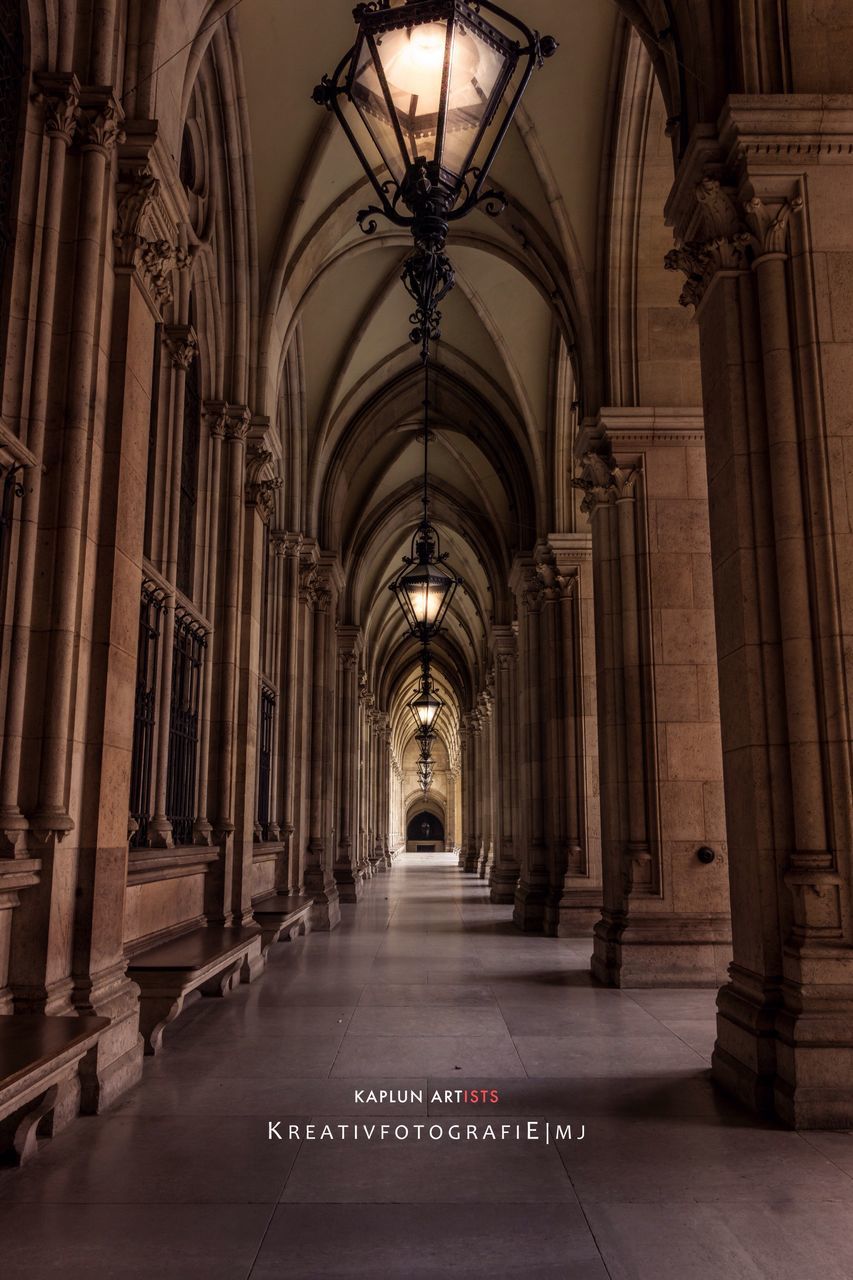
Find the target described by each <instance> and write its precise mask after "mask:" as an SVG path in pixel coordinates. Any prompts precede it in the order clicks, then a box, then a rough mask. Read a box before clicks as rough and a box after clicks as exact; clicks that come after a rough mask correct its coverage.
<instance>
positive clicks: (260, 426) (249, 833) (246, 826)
mask: <svg viewBox="0 0 853 1280" xmlns="http://www.w3.org/2000/svg"><path fill="white" fill-rule="evenodd" d="M268 429H269V428H268V422H267V420H266V419H265V418H258V419H256V420H255V422H254V423H253V424H252V427H251V439H250V441H249V444H248V446H247V449H246V470H245V475H244V478H243V487H242V495H241V496H242V515H243V520H242V524H243V537H242V542H241V564H240V570H239V583H240V589H239V596H238V608H239V616H238V628H237V641H238V643H237V649H236V653H235V661H236V672H235V680H236V688H235V698H234V711H235V718H236V719H235V723H236V727H237V733H236V735H235V739H234V743H233V747H232V752H233V773H234V805H233V820H234V836H233V846H234V847H233V863H232V875H231V889H232V910H233V919H234V923H235V924H243V925H247V924H251V923H252V922H253V919H254V917H253V913H252V894H253V892H254V854H255V849H254V846H255V839H256V825H255V819H256V814H257V794H258V729H259V712H260V706H259V701H260V690H261V669H260V661H261V653H262V647H261V646H262V637H261V619H262V618H263V616H264V602H263V599H262V592H263V590H264V588H265V586H266V587H267V589H269V587H270V586H273V589H274V574H275V566H276V559H275V558H274V557H273V551H272V546H271V540H270V538H269V537H268V535H267V529H268V526H269V524H270V521H271V520H272V517H273V514H274V511H275V495H276V493H277V492H278V490H279V489H280V488H281V486H282V480H281V477H280V476H279V475H278V474H277V470H276V464H275V460H274V457H273V453H272V450H271V449H269V448H267V445H266V441H267V432H268ZM265 557H268V558H269V563H268V564H267V565H266V566H265V565H264V559H265ZM265 569H266V572H265ZM270 812H271V813H272V814H274V813H275V810H274V809H272V808H271V809H270ZM262 964H263V962H262V960H261V959H260V957H259V958H258V961H257V965H256V966H255V967H252V966H246V967H245V968H244V970H243V976H244V980H246V979H248V980H251V979H252V977H254V976H255V974H256V973H257V972H258V971H259V970H260V968H261V967H262Z"/></svg>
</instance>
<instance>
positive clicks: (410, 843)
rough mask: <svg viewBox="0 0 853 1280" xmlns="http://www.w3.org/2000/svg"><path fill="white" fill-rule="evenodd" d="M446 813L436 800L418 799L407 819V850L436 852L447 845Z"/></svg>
mask: <svg viewBox="0 0 853 1280" xmlns="http://www.w3.org/2000/svg"><path fill="white" fill-rule="evenodd" d="M445 843H446V841H445V833H444V813H443V811H442V810H441V807H440V806H439V805H438V804H436V803H435V802H432V803H430V802H429V801H425V800H423V799H422V800H420V801H416V802H415V803H414V804H413V805H412V806H411V808H410V809H409V813H408V817H407V819H406V850H407V851H408V852H409V853H434V852H436V851H437V850H441V849H444V847H445Z"/></svg>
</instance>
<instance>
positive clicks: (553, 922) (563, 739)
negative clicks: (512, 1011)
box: [538, 533, 602, 936]
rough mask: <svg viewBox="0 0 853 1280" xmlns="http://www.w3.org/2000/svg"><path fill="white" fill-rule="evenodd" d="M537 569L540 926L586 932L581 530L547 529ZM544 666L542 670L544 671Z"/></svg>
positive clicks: (590, 655)
mask: <svg viewBox="0 0 853 1280" xmlns="http://www.w3.org/2000/svg"><path fill="white" fill-rule="evenodd" d="M542 554H543V557H544V558H543V559H542V560H541V562H540V564H539V567H538V573H539V577H540V580H541V581H542V585H543V598H544V599H546V600H547V599H549V597H550V599H551V605H550V606H549V608H550V609H551V610H552V615H551V622H552V624H553V628H554V633H553V647H552V648H551V649H550V653H551V664H550V666H549V668H548V669H547V671H548V673H549V674H548V678H549V679H550V681H551V683H550V694H549V696H548V697H547V698H546V700H545V703H544V707H543V710H545V711H550V715H551V716H553V717H554V719H555V723H556V736H555V742H554V744H553V768H554V771H553V773H552V776H551V781H550V783H549V790H552V793H553V803H551V804H550V805H549V813H550V814H551V821H552V823H553V824H554V826H553V830H552V833H551V836H550V839H549V859H548V895H547V903H546V908H545V916H544V922H543V923H544V929H545V932H546V933H547V934H549V935H551V936H564V935H569V936H571V935H578V934H580V935H586V934H589V933H591V932H592V928H593V926H594V924H595V923H596V921H597V920H598V918H599V914H600V911H601V903H602V876H601V816H600V805H599V795H598V728H597V719H596V716H597V707H596V682H595V652H594V634H595V631H594V621H593V599H592V544H591V539H590V536H589V535H588V534H574V533H566V534H551V535H550V536H549V538H548V548H547V552H545V551H543V553H542ZM543 674H544V671H543Z"/></svg>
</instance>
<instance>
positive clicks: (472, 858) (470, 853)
mask: <svg viewBox="0 0 853 1280" xmlns="http://www.w3.org/2000/svg"><path fill="white" fill-rule="evenodd" d="M479 861H480V851H479V849H472V848H468V849H466V850H465V852H464V854H463V855H462V861H461V864H460V865H461V867H462V870H463V871H465V872H467V873H468V874H469V875H475V874H476V872H477V865H478V863H479Z"/></svg>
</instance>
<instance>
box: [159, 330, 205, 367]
mask: <svg viewBox="0 0 853 1280" xmlns="http://www.w3.org/2000/svg"><path fill="white" fill-rule="evenodd" d="M163 345H164V346H165V348H166V350H167V351H168V353H169V359H170V360H171V361H172V364H173V365H174V367H175V368H176V369H183V370H184V372H186V370H187V369H189V367H190V365H191V364H192V362H193V360H194V358H195V356H196V353H197V352H198V334H197V333H196V331H195V329H194V328H193V327H192V325H191V324H167V325H164V326H163Z"/></svg>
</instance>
